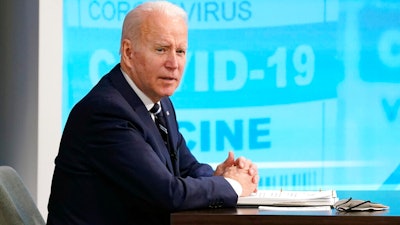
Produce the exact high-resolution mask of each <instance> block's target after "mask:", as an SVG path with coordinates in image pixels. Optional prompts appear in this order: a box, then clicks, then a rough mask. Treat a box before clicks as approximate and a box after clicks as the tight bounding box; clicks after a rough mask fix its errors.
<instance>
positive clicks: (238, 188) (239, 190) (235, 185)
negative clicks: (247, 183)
mask: <svg viewBox="0 0 400 225" xmlns="http://www.w3.org/2000/svg"><path fill="white" fill-rule="evenodd" d="M224 178H225V180H226V181H228V183H229V184H230V185H231V186H232V188H233V190H235V192H236V194H237V196H238V197H240V196H241V195H242V191H243V188H242V185H240V183H239V182H238V181H236V180H234V179H232V178H226V177H224Z"/></svg>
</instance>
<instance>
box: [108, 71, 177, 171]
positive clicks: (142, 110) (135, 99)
mask: <svg viewBox="0 0 400 225" xmlns="http://www.w3.org/2000/svg"><path fill="white" fill-rule="evenodd" d="M110 79H111V81H112V83H113V85H114V87H115V88H116V89H117V90H118V91H119V92H120V93H121V95H122V96H123V98H124V99H125V100H126V101H127V102H128V103H129V105H130V106H131V107H132V110H133V112H135V113H136V114H137V116H138V117H139V118H138V121H139V122H142V123H143V124H142V125H143V127H144V128H145V130H147V131H149V133H152V134H156V135H149V136H151V137H154V138H150V142H149V144H150V145H151V146H152V148H153V150H154V151H155V153H156V154H157V155H158V157H159V158H160V160H161V161H163V162H164V164H165V165H166V167H167V168H168V170H169V171H170V172H171V173H174V172H173V171H174V169H173V165H172V162H171V158H170V154H169V151H168V149H167V147H166V146H165V144H164V141H163V139H162V137H161V135H160V133H159V132H158V129H157V127H156V126H155V123H154V121H153V119H152V118H151V116H150V113H149V112H148V111H147V108H146V107H145V105H144V104H143V102H142V101H141V100H140V98H139V96H137V94H136V93H135V92H134V91H133V89H132V87H131V86H130V85H129V84H128V82H127V81H126V80H125V77H124V76H123V75H122V72H121V70H120V65H119V64H118V65H117V66H115V67H114V69H113V70H111V72H110ZM164 112H165V111H164ZM165 113H166V112H165ZM165 115H166V114H165ZM167 117H168V116H167ZM166 119H167V118H166ZM168 120H169V119H167V126H168V129H170V127H169V125H168V124H170V123H169V122H168ZM171 140H172V139H171Z"/></svg>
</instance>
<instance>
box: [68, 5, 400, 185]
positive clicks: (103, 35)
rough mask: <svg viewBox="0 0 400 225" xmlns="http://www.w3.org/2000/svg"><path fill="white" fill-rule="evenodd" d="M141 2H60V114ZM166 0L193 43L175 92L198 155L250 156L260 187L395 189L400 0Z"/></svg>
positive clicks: (113, 52)
mask: <svg viewBox="0 0 400 225" xmlns="http://www.w3.org/2000/svg"><path fill="white" fill-rule="evenodd" d="M141 2H143V1H133V0H132V1H129V0H87V1H83V0H64V25H63V26H64V27H63V31H64V40H63V49H64V50H63V123H65V121H66V118H67V116H68V114H69V112H70V110H71V108H72V107H73V105H74V104H76V102H77V101H79V100H80V99H81V98H82V97H83V96H84V95H85V94H86V93H87V92H88V91H89V90H90V89H91V88H92V87H93V86H94V85H95V84H96V83H97V82H98V80H99V79H100V78H101V77H102V76H103V75H104V74H105V73H107V72H108V71H109V70H110V69H111V68H112V67H114V66H115V64H116V63H118V62H119V43H120V35H121V27H122V22H123V19H124V16H125V15H126V13H127V12H128V11H129V10H131V9H132V8H134V7H135V6H136V5H137V4H139V3H141ZM172 2H173V3H175V4H177V5H179V6H181V7H182V8H184V9H185V11H186V12H187V13H188V16H189V50H188V54H187V64H186V70H185V74H184V77H183V80H182V83H181V85H180V87H179V88H178V89H177V91H176V93H175V94H174V95H173V96H172V97H171V99H172V101H173V102H174V105H175V108H176V110H177V114H178V123H179V126H180V131H181V132H182V134H183V135H184V136H185V138H186V141H187V144H188V146H189V148H190V149H191V151H192V153H193V154H194V155H195V156H196V157H197V159H198V160H199V161H201V162H206V163H210V164H211V165H212V166H216V165H217V164H218V163H220V162H222V161H223V160H225V158H226V157H227V154H228V151H230V150H232V151H234V153H235V155H236V156H245V157H247V158H249V159H251V160H252V161H253V162H255V163H256V164H257V165H258V168H259V173H260V178H261V179H260V184H259V189H276V188H284V189H320V188H322V189H338V190H340V189H342V190H349V189H360V190H363V189H391V190H394V189H400V185H399V184H400V164H399V162H400V160H399V156H398V155H397V154H398V151H399V149H400V118H399V116H400V3H398V2H397V1H384V0H376V1H373V0H368V1H340V0H304V1H296V0H268V1H264V0H221V1H217V0H214V1H213V0H207V1H205V0H181V1H172Z"/></svg>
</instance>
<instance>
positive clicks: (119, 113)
mask: <svg viewBox="0 0 400 225" xmlns="http://www.w3.org/2000/svg"><path fill="white" fill-rule="evenodd" d="M161 104H162V107H163V110H164V114H165V117H166V121H167V127H168V131H169V138H170V140H171V141H170V142H171V145H172V148H173V150H174V151H175V152H176V154H177V162H176V163H175V164H173V163H172V162H171V159H170V155H169V151H168V150H167V148H166V146H165V145H164V142H163V140H162V137H161V135H160V133H159V132H158V130H157V128H156V126H155V124H154V122H153V120H152V118H151V116H150V114H149V112H148V111H147V109H146V107H145V105H144V104H143V103H142V101H141V100H140V99H139V97H138V96H137V95H136V93H135V92H134V91H133V89H132V88H131V87H130V86H129V84H128V83H127V81H126V80H125V78H124V77H123V75H122V73H121V70H120V66H119V65H117V66H115V67H114V69H112V70H111V71H110V72H109V73H108V74H106V75H105V76H104V77H103V78H102V79H101V80H100V81H99V83H98V84H97V85H96V86H95V87H94V88H93V89H92V90H91V91H90V92H89V93H88V94H87V95H86V96H85V97H84V98H83V99H82V100H81V101H80V102H78V103H77V104H76V105H75V106H74V108H73V109H72V110H71V113H70V115H69V118H68V120H67V123H66V125H65V128H64V132H63V136H62V138H61V142H60V148H59V153H58V155H57V157H56V160H55V164H56V166H55V171H54V175H53V181H52V187H51V194H50V199H49V204H48V210H49V213H48V218H47V223H48V225H68V224H74V225H81V224H87V225H102V224H104V225H111V224H118V225H124V224H146V225H150V224H169V220H170V219H169V218H170V213H171V212H174V211H179V210H188V209H194V208H206V207H211V208H215V207H234V206H236V202H237V195H236V193H235V191H234V190H233V188H232V187H231V186H230V185H229V183H228V182H227V181H226V180H225V179H224V178H223V177H222V176H212V175H213V172H214V171H213V170H212V168H211V167H210V166H209V165H206V164H201V163H199V162H198V161H197V160H196V159H195V157H194V156H193V155H192V154H191V152H190V151H189V149H188V148H187V146H186V142H185V140H184V138H183V137H182V135H181V133H180V132H179V131H178V124H177V121H176V116H175V110H174V108H173V105H172V103H171V101H170V99H169V98H163V99H162V100H161ZM173 166H176V171H177V172H176V173H174V169H173Z"/></svg>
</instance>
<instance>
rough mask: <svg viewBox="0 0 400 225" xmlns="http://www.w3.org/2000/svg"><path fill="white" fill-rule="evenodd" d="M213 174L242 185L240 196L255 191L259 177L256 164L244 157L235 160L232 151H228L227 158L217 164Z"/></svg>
mask: <svg viewBox="0 0 400 225" xmlns="http://www.w3.org/2000/svg"><path fill="white" fill-rule="evenodd" d="M214 175H215V176H223V177H226V178H230V179H233V180H236V181H238V182H239V183H240V185H241V186H242V194H241V196H248V195H250V194H251V193H254V192H257V186H258V181H259V179H260V178H259V175H258V169H257V166H256V165H255V164H254V163H252V162H251V161H250V160H248V159H246V158H244V157H239V158H237V159H236V160H235V156H234V154H233V152H229V154H228V158H227V159H226V160H225V161H224V162H223V163H221V164H219V165H218V166H217V168H216V170H215V172H214Z"/></svg>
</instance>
